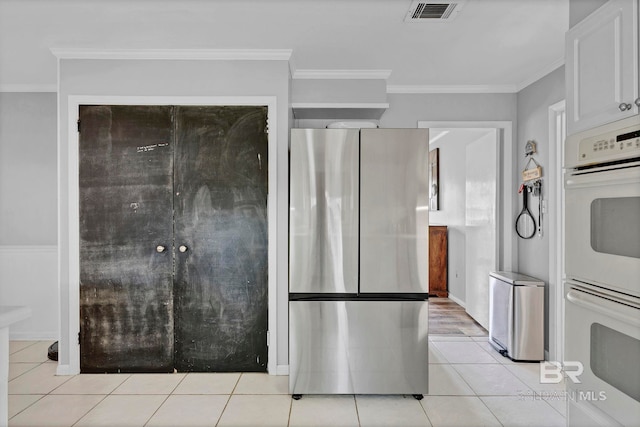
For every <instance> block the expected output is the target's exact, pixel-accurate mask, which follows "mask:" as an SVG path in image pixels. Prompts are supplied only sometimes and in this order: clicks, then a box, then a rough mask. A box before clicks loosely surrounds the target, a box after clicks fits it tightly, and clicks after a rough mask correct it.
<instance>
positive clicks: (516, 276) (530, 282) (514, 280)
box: [489, 271, 544, 286]
mask: <svg viewBox="0 0 640 427" xmlns="http://www.w3.org/2000/svg"><path fill="white" fill-rule="evenodd" d="M489 276H491V277H495V278H496V279H499V280H502V281H503V282H507V283H511V284H512V285H516V286H518V285H519V286H544V282H543V281H542V280H540V279H536V278H535V277H531V276H527V275H524V274H521V273H517V272H515V271H492V272H490V273H489Z"/></svg>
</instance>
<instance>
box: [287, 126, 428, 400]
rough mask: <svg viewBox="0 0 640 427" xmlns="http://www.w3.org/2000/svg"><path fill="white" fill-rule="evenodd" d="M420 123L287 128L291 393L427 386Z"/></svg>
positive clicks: (420, 390) (406, 390) (424, 148)
mask: <svg viewBox="0 0 640 427" xmlns="http://www.w3.org/2000/svg"><path fill="white" fill-rule="evenodd" d="M428 153H429V140H428V130H427V129H292V130H291V152H290V212H289V228H290V229H289V238H290V242H289V338H290V339H289V391H290V392H291V394H293V395H294V397H296V398H299V397H300V395H302V394H413V395H415V397H416V398H421V397H422V394H425V393H427V391H428V366H429V365H428V342H427V341H428V338H427V329H428V302H427V296H428V259H429V258H428V257H429V254H428V251H429V244H428V243H429V242H428V238H429V237H428V231H429V230H428V229H429V217H428V208H427V206H428V173H427V167H428Z"/></svg>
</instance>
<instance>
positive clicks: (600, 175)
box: [565, 166, 640, 189]
mask: <svg viewBox="0 0 640 427" xmlns="http://www.w3.org/2000/svg"><path fill="white" fill-rule="evenodd" d="M638 183H640V166H634V167H630V168H624V169H615V170H607V171H601V172H588V173H581V174H574V175H567V178H566V181H565V188H567V189H569V188H580V187H594V186H597V185H617V184H638Z"/></svg>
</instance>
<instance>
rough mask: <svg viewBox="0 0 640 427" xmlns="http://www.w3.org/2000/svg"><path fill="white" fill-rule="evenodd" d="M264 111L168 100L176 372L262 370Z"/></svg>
mask: <svg viewBox="0 0 640 427" xmlns="http://www.w3.org/2000/svg"><path fill="white" fill-rule="evenodd" d="M266 114H267V108H266V107H246V106H243V107H178V108H177V114H176V137H177V144H176V155H175V158H176V162H175V193H174V203H175V212H176V219H175V239H176V247H177V248H178V250H177V251H176V277H175V318H176V322H175V337H176V340H175V366H176V369H177V370H178V371H261V372H266V366H267V345H266V342H267V336H266V334H267V176H268V170H267V165H268V163H267V160H268V158H267V147H268V144H267V133H266ZM181 246H182V247H183V249H182V250H184V252H181V251H180V247H181Z"/></svg>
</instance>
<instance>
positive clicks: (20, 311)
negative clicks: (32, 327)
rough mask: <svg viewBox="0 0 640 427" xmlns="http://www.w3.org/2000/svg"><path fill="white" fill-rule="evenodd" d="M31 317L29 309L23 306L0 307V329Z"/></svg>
mask: <svg viewBox="0 0 640 427" xmlns="http://www.w3.org/2000/svg"><path fill="white" fill-rule="evenodd" d="M28 317H31V309H30V308H29V307H24V306H16V305H0V328H6V327H7V326H9V325H11V324H12V323H16V322H19V321H21V320H24V319H26V318H28Z"/></svg>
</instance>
